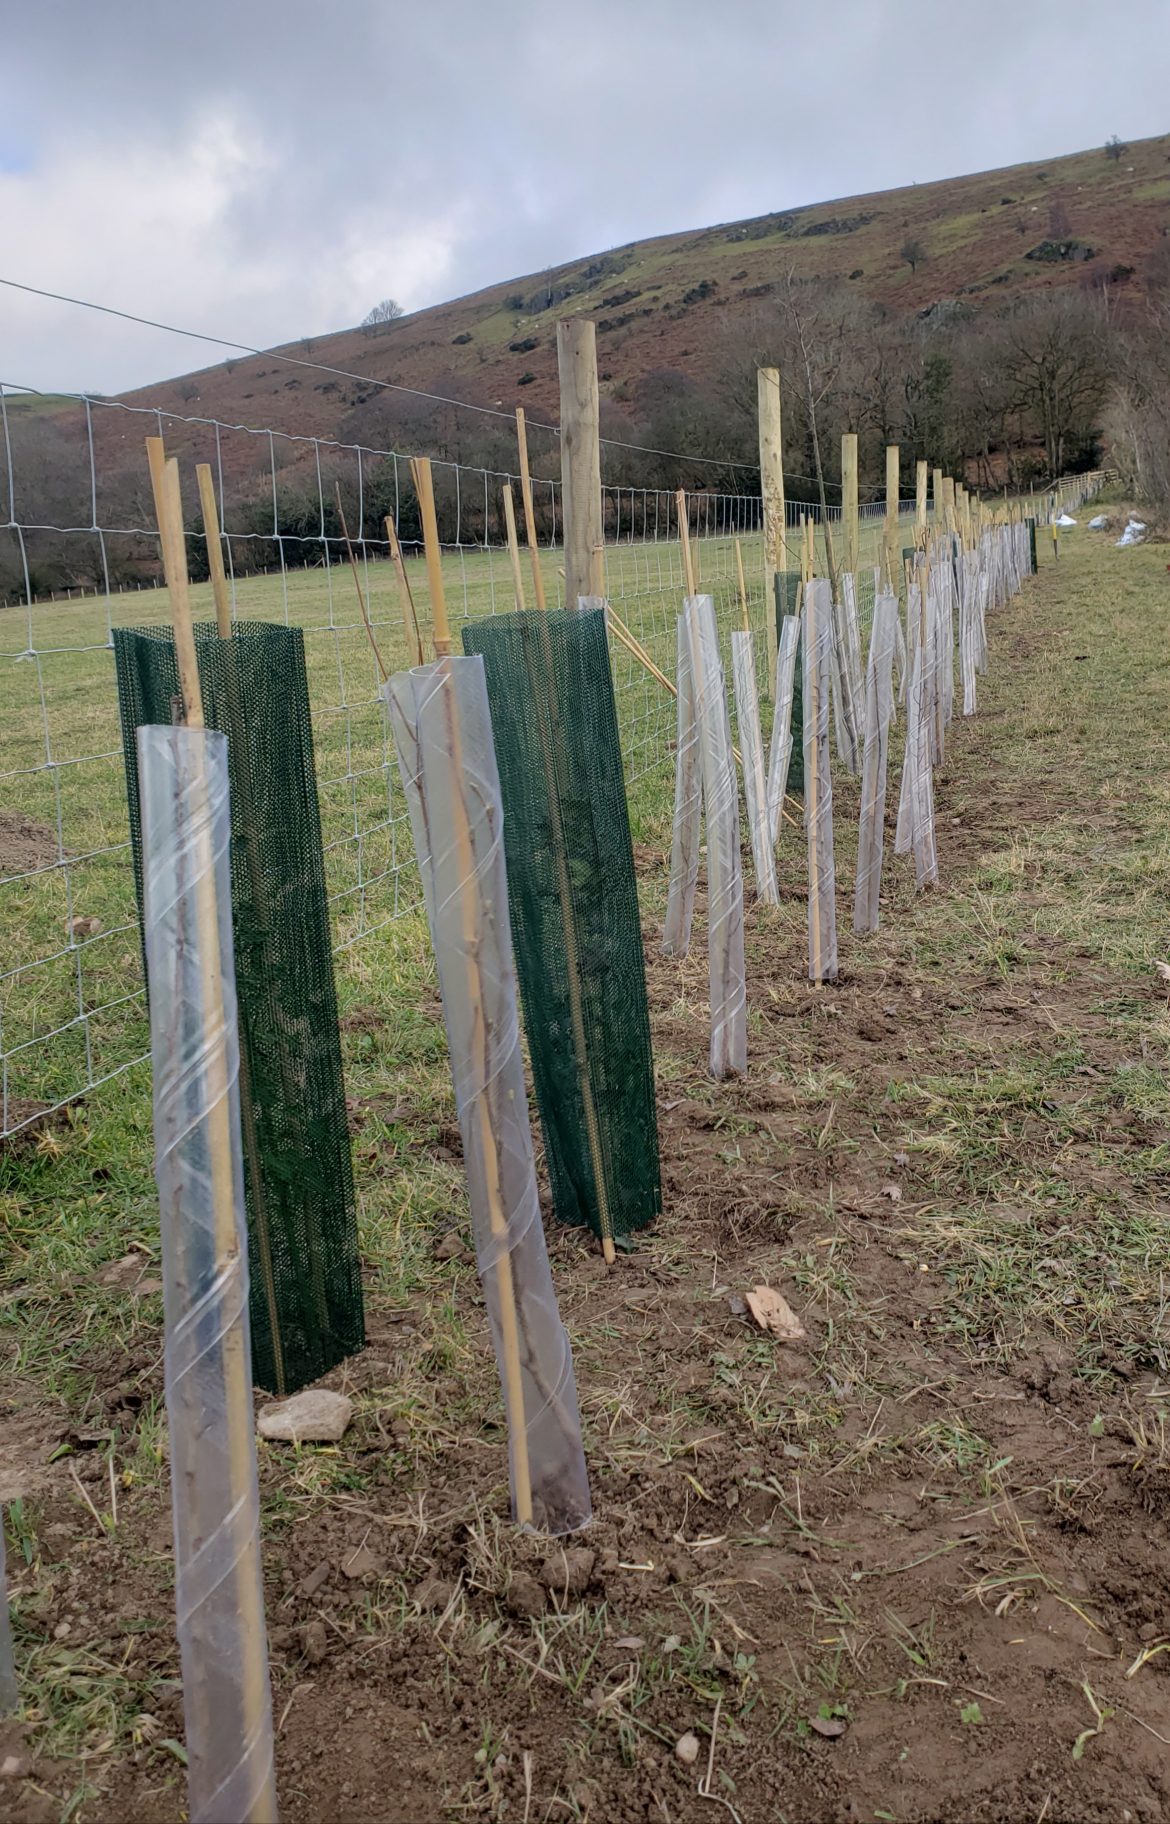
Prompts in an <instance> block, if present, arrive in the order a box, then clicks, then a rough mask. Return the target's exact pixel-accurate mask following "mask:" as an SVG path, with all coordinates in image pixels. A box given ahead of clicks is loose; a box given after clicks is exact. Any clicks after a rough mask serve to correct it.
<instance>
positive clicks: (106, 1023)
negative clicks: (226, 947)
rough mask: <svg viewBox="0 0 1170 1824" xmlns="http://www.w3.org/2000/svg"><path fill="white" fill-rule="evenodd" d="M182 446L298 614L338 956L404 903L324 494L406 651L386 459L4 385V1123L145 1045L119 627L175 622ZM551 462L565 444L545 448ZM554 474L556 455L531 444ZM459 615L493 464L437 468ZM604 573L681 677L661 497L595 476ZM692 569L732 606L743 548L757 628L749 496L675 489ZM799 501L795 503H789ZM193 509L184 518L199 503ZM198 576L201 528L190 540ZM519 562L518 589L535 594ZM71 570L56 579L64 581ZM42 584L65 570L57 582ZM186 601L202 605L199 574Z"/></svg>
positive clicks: (490, 527)
mask: <svg viewBox="0 0 1170 1824" xmlns="http://www.w3.org/2000/svg"><path fill="white" fill-rule="evenodd" d="M150 434H158V435H161V436H163V437H164V438H165V439H166V443H167V448H168V451H169V452H170V453H172V454H174V455H177V456H178V457H179V460H180V468H181V473H182V477H183V486H184V496H185V501H186V504H187V508H188V515H189V516H190V512H191V509H192V508H193V507H194V505H195V501H196V493H195V486H194V481H195V477H194V464H195V463H196V462H207V463H209V464H210V466H211V469H212V474H213V477H214V480H215V487H216V494H217V500H218V505H219V516H220V524H221V528H222V532H223V549H224V556H225V564H226V568H227V572H228V578H229V583H230V587H231V594H232V607H233V614H234V616H236V617H237V618H258V619H263V620H271V621H278V622H283V623H284V624H285V625H290V626H297V627H300V628H301V629H302V630H303V632H304V637H305V647H306V660H307V665H308V671H309V682H310V696H311V701H312V712H313V734H314V745H315V751H316V762H317V772H318V782H319V791H320V800H321V816H322V825H323V830H324V838H325V847H326V866H327V871H328V879H329V892H330V903H331V911H332V918H333V933H334V943H335V947H336V949H337V951H338V952H341V953H346V952H351V951H353V949H354V948H355V946H358V945H360V944H362V943H364V942H365V941H366V940H367V939H370V938H373V937H374V936H375V934H376V933H378V932H379V931H383V930H384V929H385V927H386V926H388V925H390V924H391V923H393V922H394V921H395V920H398V919H401V918H403V917H404V916H406V915H407V914H409V913H411V912H413V911H414V910H415V909H416V908H417V907H418V905H419V903H420V889H419V882H418V876H417V873H416V870H415V867H414V859H413V849H412V845H411V839H410V831H409V824H408V820H407V815H406V806H405V804H404V802H403V800H402V797H401V788H400V785H399V782H398V777H397V767H396V765H395V764H394V762H393V752H392V747H391V745H390V742H389V738H388V732H387V729H386V727H385V723H384V718H383V715H382V711H381V708H380V706H379V705H378V703H377V701H376V695H375V693H376V688H377V684H378V682H379V672H378V665H377V661H376V660H375V656H374V652H373V650H372V647H371V643H370V639H369V636H368V635H367V632H366V628H365V625H364V622H363V618H362V614H361V611H360V607H359V603H358V598H357V593H356V590H355V587H354V581H353V577H352V574H351V571H350V565H349V560H348V553H347V549H346V543H345V540H344V538H343V536H342V534H341V527H340V521H339V515H338V512H337V507H336V500H337V489H338V488H340V490H341V498H342V503H343V507H344V511H345V515H346V523H347V526H348V531H349V536H350V540H351V542H352V549H353V554H354V557H355V559H356V563H357V567H358V573H359V576H360V578H361V583H362V589H363V592H364V595H365V598H366V602H367V604H368V612H369V618H370V622H371V628H372V631H373V636H374V639H375V640H376V642H377V645H378V648H379V651H380V652H381V655H382V658H383V660H384V662H385V664H386V665H387V667H388V668H389V669H390V670H397V669H400V668H402V667H403V666H405V665H406V664H407V663H408V662H409V660H408V650H407V645H406V639H405V633H404V621H403V604H402V602H401V600H400V594H399V588H398V583H397V579H396V574H395V570H394V567H393V565H392V563H391V562H390V548H389V542H388V537H387V534H386V529H385V525H384V523H383V520H384V515H386V514H387V513H388V514H389V515H390V516H391V517H392V518H393V520H394V523H395V526H396V529H397V532H398V536H399V539H400V541H401V544H402V547H403V551H404V555H405V557H406V565H407V572H408V575H409V577H410V581H411V586H412V589H413V591H414V594H415V598H416V601H417V602H418V606H419V613H420V619H421V620H422V622H423V626H424V633H425V630H426V627H427V624H428V620H429V609H428V602H427V590H426V582H425V571H424V567H423V564H422V562H421V546H420V544H419V541H418V527H417V519H416V516H415V501H414V493H413V488H412V485H411V481H410V473H409V466H408V459H407V458H406V457H405V456H404V455H402V454H401V453H400V452H397V451H393V450H381V449H375V448H371V447H369V446H366V445H362V444H357V443H349V444H347V443H341V442H337V441H334V440H331V439H327V438H322V437H314V436H311V435H295V434H292V433H288V432H282V431H276V430H272V429H268V428H263V429H257V428H254V427H249V426H246V425H239V424H227V423H224V422H221V421H219V420H216V419H212V418H206V417H199V416H181V415H176V414H170V413H166V412H162V411H158V410H154V409H149V408H143V407H136V406H132V405H126V404H123V403H121V402H117V401H108V400H102V399H97V398H90V397H84V396H76V397H74V396H69V397H62V396H56V395H55V396H52V397H46V396H43V395H41V394H38V393H36V392H33V391H31V390H29V389H26V388H21V387H16V386H14V385H10V384H6V383H0V1135H4V1134H8V1133H11V1132H13V1131H15V1130H16V1129H18V1128H20V1127H22V1126H25V1125H26V1124H27V1123H29V1122H30V1121H32V1120H35V1119H37V1118H38V1117H39V1116H40V1115H42V1114H43V1113H44V1112H46V1111H47V1110H49V1109H52V1108H55V1107H58V1106H60V1105H62V1104H63V1103H66V1102H69V1101H71V1100H73V1099H75V1098H76V1097H78V1096H81V1095H83V1094H85V1093H86V1092H87V1091H89V1090H92V1089H94V1088H96V1087H97V1086H98V1085H99V1084H100V1083H103V1082H105V1081H107V1080H108V1079H110V1078H111V1077H113V1076H116V1075H118V1074H119V1073H121V1072H122V1071H125V1070H127V1069H129V1068H130V1067H131V1066H133V1065H135V1064H137V1063H139V1062H140V1061H142V1060H143V1059H144V1058H145V1056H146V1054H147V1046H148V1029H147V1021H146V1013H145V1003H144V997H143V983H142V975H141V962H140V954H139V945H138V932H137V923H136V911H135V902H134V891H133V878H132V871H131V866H130V850H129V829H128V823H127V812H126V799H125V786H124V780H123V774H122V752H121V739H120V733H119V727H118V709H117V696H116V691H115V684H114V667H113V649H112V633H113V629H114V628H115V627H118V626H134V625H140V624H147V623H158V622H162V621H165V620H166V619H167V618H168V604H167V597H166V592H165V590H164V589H162V588H161V587H158V585H157V584H156V583H155V581H154V574H153V573H154V572H156V571H157V568H158V535H157V530H156V529H155V527H154V523H153V509H152V507H151V503H150V491H149V486H148V482H147V471H146V462H145V453H144V449H143V439H144V438H145V437H146V436H147V435H150ZM544 454H545V455H546V456H549V457H551V458H555V446H551V450H550V451H549V452H544ZM540 456H541V452H540V451H539V449H537V450H535V451H534V466H535V467H536V470H537V473H535V474H534V478H533V488H534V495H535V505H536V516H537V525H538V544H539V548H540V563H541V569H542V574H543V577H544V582H545V589H546V594H547V597H548V599H549V601H550V602H559V601H560V600H561V599H562V594H563V581H562V576H561V562H562V558H561V552H560V549H559V542H558V541H559V537H560V530H561V509H560V483H559V480H558V479H554V478H550V477H548V476H545V475H541V474H540V473H539V469H540V466H541V463H540ZM547 466H548V467H552V466H553V460H551V459H550V460H549V461H548V462H547ZM434 475H435V484H436V492H437V495H438V498H439V507H440V529H441V531H442V534H443V570H444V579H445V585H446V590H447V595H448V608H449V612H450V613H451V615H452V618H453V619H457V618H459V617H460V616H461V617H463V618H465V619H474V618H477V617H479V616H482V615H490V614H495V613H497V612H500V611H504V610H507V609H510V608H511V607H513V606H514V598H513V593H512V578H511V567H510V564H509V559H508V553H507V549H506V546H505V543H504V525H503V514H502V491H503V488H504V486H505V484H506V483H508V482H509V481H510V482H511V483H512V485H513V487H514V488H517V489H518V482H517V477H516V476H515V475H510V474H508V473H506V472H503V471H499V470H493V469H487V468H480V467H473V466H468V465H462V464H459V463H456V462H441V461H436V462H435V463H434ZM604 501H605V528H606V583H607V590H608V593H609V596H610V599H611V600H612V602H613V603H614V605H615V607H616V608H617V610H618V612H619V614H620V615H621V616H622V619H623V620H624V621H625V622H626V623H627V625H628V626H629V627H630V629H631V631H632V632H633V633H634V634H635V635H636V637H637V638H638V639H639V640H641V641H642V643H643V644H644V645H645V647H646V648H647V649H648V651H649V652H650V653H651V655H652V657H653V658H654V660H655V661H656V663H657V664H658V665H659V667H660V668H661V669H662V670H663V671H665V672H666V673H667V675H668V676H669V675H671V673H672V671H673V651H674V637H675V635H674V628H675V617H676V615H677V613H678V609H679V606H680V603H681V600H682V595H683V590H684V584H683V568H682V557H681V547H680V543H679V535H678V534H679V528H678V519H677V509H676V506H675V500H674V496H673V494H671V493H668V492H664V491H659V490H655V489H646V488H638V487H631V486H621V487H609V486H607V487H606V488H605V489H604ZM689 513H690V532H691V538H692V543H693V548H694V552H695V557H696V562H697V565H698V569H699V576H700V579H701V580H700V587H701V588H702V589H703V590H705V591H708V592H709V593H711V594H712V595H714V596H715V598H716V602H717V606H718V609H719V613H720V620H721V623H722V624H723V625H725V626H730V625H731V624H733V623H734V624H739V607H738V591H737V582H736V567H735V541H736V540H737V539H738V540H739V541H740V544H741V549H742V554H743V560H744V566H745V571H746V574H747V578H748V589H749V612H750V618H751V623H752V625H753V627H754V628H755V629H756V631H757V633H758V634H759V635H760V636H761V638H760V640H759V648H760V651H761V654H762V653H763V652H765V651H766V642H765V640H764V639H763V637H762V636H763V633H764V628H765V606H766V605H765V602H764V589H763V573H762V561H763V548H762V538H761V533H760V501H759V499H758V497H757V496H753V495H747V494H743V495H738V494H735V495H732V494H716V493H701V494H693V495H691V496H690V505H689ZM793 517H795V516H793ZM189 523H190V518H189ZM187 549H188V559H189V562H190V563H191V565H192V573H193V575H205V574H206V546H205V540H204V538H203V535H202V532H201V530H196V531H193V532H189V533H188V538H187ZM523 555H524V558H525V583H526V587H527V588H528V590H529V594H528V601H529V605H531V604H532V594H531V586H530V584H531V579H530V575H529V573H528V568H527V565H528V558H527V553H524V554H523ZM61 578H64V579H65V583H66V587H65V588H64V590H63V589H62V588H61V587H60V579H61ZM53 585H56V586H53ZM193 606H194V611H195V614H196V617H197V618H207V619H211V618H213V606H212V601H211V594H210V587H209V585H207V584H206V583H202V584H196V585H195V587H194V589H193ZM612 658H613V670H614V683H615V691H616V696H617V703H618V714H619V723H620V727H621V735H622V747H623V755H624V762H625V768H626V776H627V784H628V785H629V786H631V787H634V786H637V785H638V783H639V782H640V781H643V780H646V779H648V778H650V777H651V776H652V775H654V774H655V773H656V772H658V771H661V772H662V773H663V779H664V786H663V790H664V792H666V791H668V789H669V788H668V785H667V784H666V783H665V781H666V778H667V769H668V767H669V763H670V744H671V741H672V739H673V730H674V717H673V708H672V704H671V700H670V698H669V696H668V695H667V693H666V692H665V691H664V690H663V689H662V686H661V685H660V684H659V683H658V682H657V681H655V680H654V679H653V678H652V677H651V676H650V675H649V674H648V673H647V672H646V670H645V669H644V668H643V667H642V666H641V665H640V664H639V663H638V661H637V660H636V659H634V658H633V657H632V656H631V655H630V654H629V653H628V652H627V651H626V649H625V647H623V646H621V645H619V644H618V643H617V642H616V641H615V642H614V643H613V650H612Z"/></svg>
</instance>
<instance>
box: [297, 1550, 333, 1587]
mask: <svg viewBox="0 0 1170 1824" xmlns="http://www.w3.org/2000/svg"><path fill="white" fill-rule="evenodd" d="M332 1569H333V1566H332V1565H331V1564H330V1562H329V1560H328V1558H322V1560H321V1562H320V1564H319V1565H318V1566H317V1568H316V1570H313V1571H310V1572H309V1575H308V1576H307V1577H304V1578H302V1580H301V1595H302V1596H315V1595H316V1594H317V1591H318V1590H319V1589H320V1588H321V1585H322V1584H323V1583H328V1581H329V1574H330V1572H331V1571H332Z"/></svg>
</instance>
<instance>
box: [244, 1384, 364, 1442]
mask: <svg viewBox="0 0 1170 1824" xmlns="http://www.w3.org/2000/svg"><path fill="white" fill-rule="evenodd" d="M352 1417H353V1401H352V1400H351V1399H347V1397H346V1395H345V1394H344V1393H331V1392H330V1391H329V1389H328V1388H327V1387H307V1388H306V1389H305V1391H304V1392H303V1393H294V1395H293V1397H292V1399H291V1400H281V1401H280V1402H279V1404H278V1405H276V1406H265V1408H264V1410H263V1411H262V1412H261V1414H260V1417H259V1419H258V1420H257V1430H258V1431H259V1433H260V1436H261V1437H262V1438H275V1439H278V1440H279V1441H280V1442H282V1443H285V1444H336V1442H337V1440H338V1438H340V1437H342V1436H343V1435H344V1433H345V1430H346V1427H347V1426H348V1424H349V1422H350V1420H351V1419H352Z"/></svg>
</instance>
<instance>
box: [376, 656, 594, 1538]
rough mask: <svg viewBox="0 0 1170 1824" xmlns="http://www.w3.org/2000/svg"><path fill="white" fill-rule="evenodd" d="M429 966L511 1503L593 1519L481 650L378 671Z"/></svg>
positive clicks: (522, 1509) (545, 1519)
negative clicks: (539, 1177) (551, 1238)
mask: <svg viewBox="0 0 1170 1824" xmlns="http://www.w3.org/2000/svg"><path fill="white" fill-rule="evenodd" d="M382 695H383V698H384V700H385V702H386V705H387V707H388V710H389V714H390V722H391V726H392V728H393V731H394V743H395V747H396V749H397V753H398V764H399V769H400V771H401V774H402V782H403V786H404V788H405V792H406V798H407V804H408V806H409V810H410V821H411V829H412V831H413V833H414V844H415V850H416V854H417V857H418V864H419V870H420V873H421V876H422V882H423V891H424V896H425V900H426V908H427V917H428V920H429V922H430V928H431V939H432V942H433V944H434V950H435V958H436V962H437V965H438V972H439V989H440V993H441V996H442V1002H443V1018H444V1021H445V1023H446V1029H447V1044H448V1048H449V1051H450V1055H451V1074H452V1078H453V1080H454V1086H455V1102H456V1106H457V1109H458V1113H459V1126H460V1131H461V1133H462V1137H463V1156H464V1161H465V1165H466V1170H467V1183H468V1194H469V1198H470V1204H471V1222H472V1230H473V1233H474V1237H475V1251H476V1258H477V1261H478V1264H479V1272H480V1278H481V1280H482V1282H483V1288H484V1296H485V1300H486V1304H487V1310H488V1318H489V1322H490V1325H491V1332H492V1340H493V1344H494V1347H495V1354H496V1361H497V1364H498V1367H499V1371H500V1380H501V1383H502V1386H503V1393H504V1404H505V1409H506V1412H507V1419H508V1438H509V1454H510V1468H511V1488H512V1513H513V1517H514V1518H515V1519H516V1520H517V1521H518V1522H519V1523H520V1524H521V1525H529V1524H531V1525H532V1526H534V1527H537V1528H539V1529H541V1530H543V1531H545V1532H549V1533H570V1532H573V1531H575V1530H576V1529H577V1528H578V1527H582V1526H585V1525H586V1524H587V1523H588V1521H589V1520H590V1518H591V1508H590V1500H589V1481H588V1476H587V1473H586V1469H585V1453H584V1449H583V1446H582V1441H581V1420H580V1415H579V1413H578V1409H577V1390H576V1384H575V1381H574V1377H573V1358H572V1353H571V1351H570V1348H569V1339H568V1336H567V1335H566V1332H565V1329H564V1326H563V1325H562V1323H561V1320H560V1315H559V1312H558V1310H557V1302H556V1294H555V1292H554V1291H553V1284H552V1275H551V1273H550V1271H549V1264H548V1253H547V1249H546V1247H545V1239H544V1230H543V1228H542V1226H541V1220H540V1204H539V1199H538V1193H537V1184H536V1167H535V1162H534V1158H533V1151H532V1133H531V1128H530V1125H529V1118H528V1096H527V1091H526V1088H525V1082H524V1065H523V1060H522V1056H521V1050H520V1023H519V1014H518V1006H517V988H516V971H515V964H514V961H513V955H512V934H511V928H510V925H509V920H508V882H507V873H506V868H505V862H504V848H503V840H502V826H503V810H502V806H501V799H500V783H499V776H498V773H497V769H496V758H495V750H494V748H493V745H492V726H491V715H490V712H489V709H488V699H487V689H486V685H485V680H484V664H483V659H482V658H481V657H478V656H476V657H473V658H450V657H447V658H441V659H438V660H437V661H436V662H435V663H434V664H432V665H424V666H420V667H419V668H417V669H416V670H414V671H410V672H399V673H397V674H396V675H395V676H394V677H392V678H391V679H390V680H389V682H388V683H387V684H386V685H384V686H383V690H382Z"/></svg>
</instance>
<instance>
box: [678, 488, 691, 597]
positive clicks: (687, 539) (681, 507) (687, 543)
mask: <svg viewBox="0 0 1170 1824" xmlns="http://www.w3.org/2000/svg"><path fill="white" fill-rule="evenodd" d="M674 504H675V506H676V507H677V508H678V537H679V543H680V544H681V545H682V556H683V576H684V577H685V578H686V590H687V594H688V595H694V594H696V589H695V566H694V563H693V562H692V559H691V527H690V520H689V517H688V514H687V495H686V489H685V488H679V490H678V492H677V493H676V495H675V497H674Z"/></svg>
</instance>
